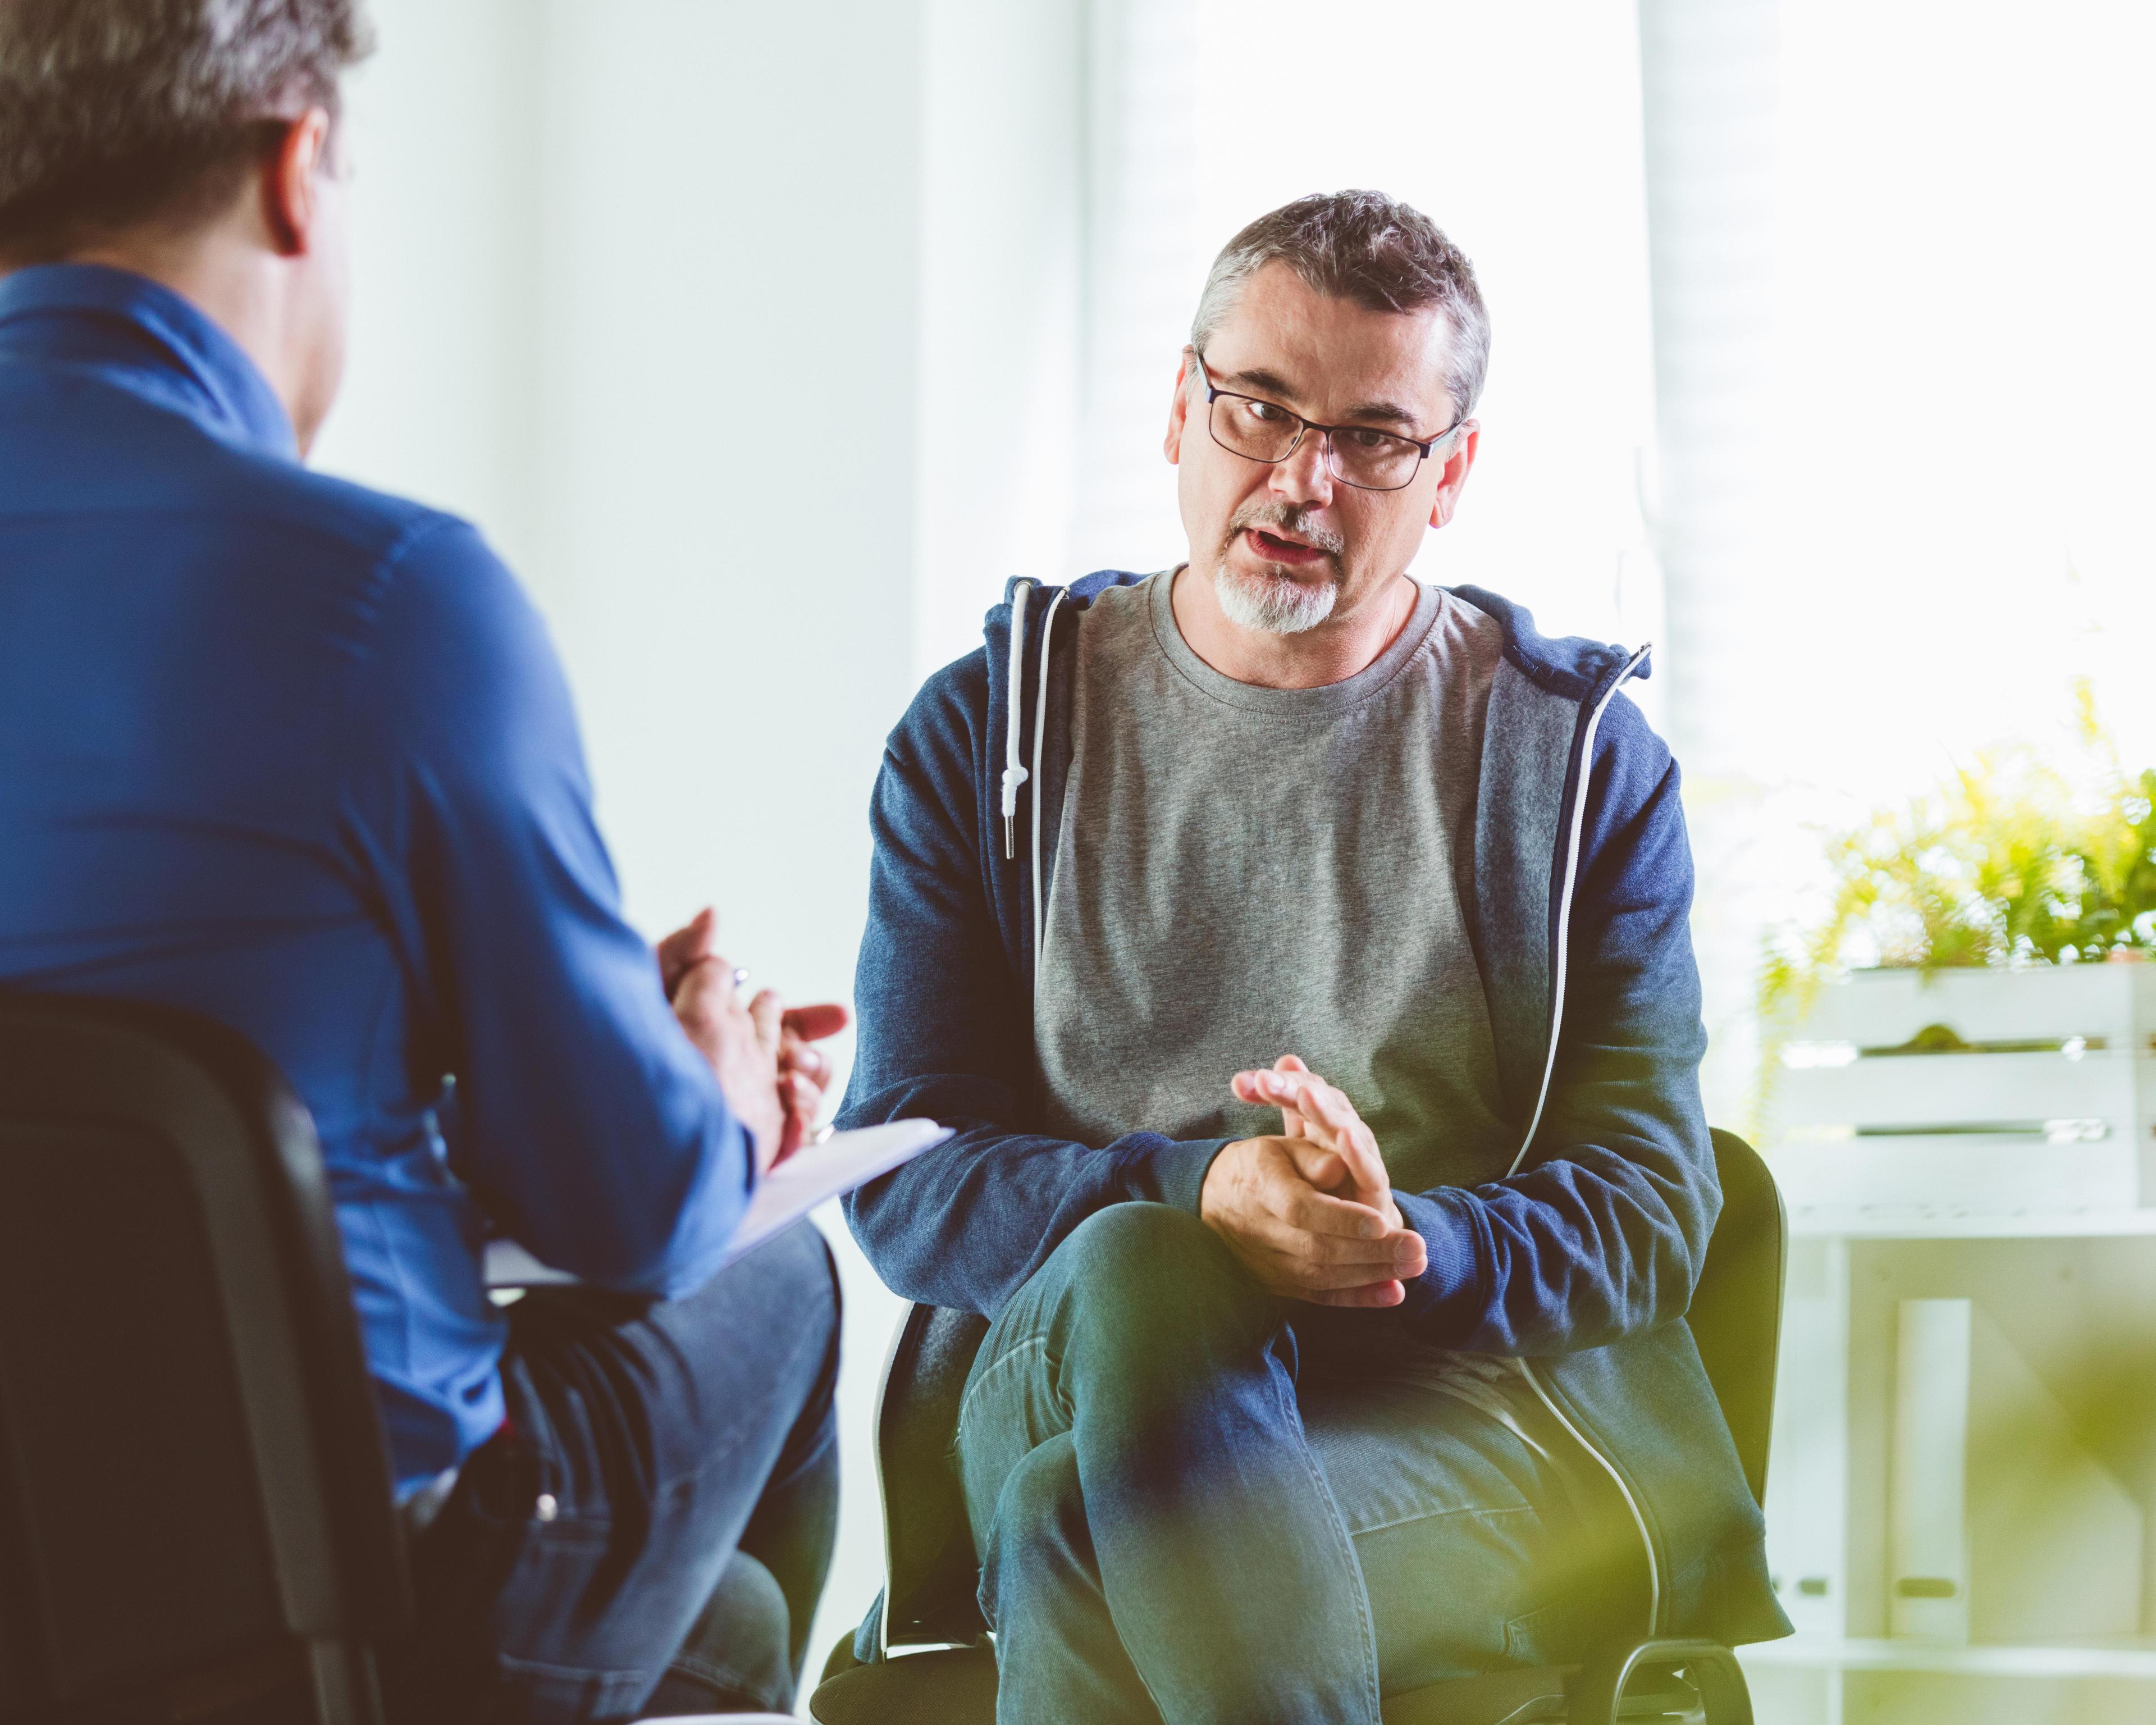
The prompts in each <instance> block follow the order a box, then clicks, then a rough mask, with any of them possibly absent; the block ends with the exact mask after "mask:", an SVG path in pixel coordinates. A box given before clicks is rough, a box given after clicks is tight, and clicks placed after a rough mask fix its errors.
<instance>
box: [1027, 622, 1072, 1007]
mask: <svg viewBox="0 0 2156 1725" xmlns="http://www.w3.org/2000/svg"><path fill="white" fill-rule="evenodd" d="M1065 591H1066V589H1065V588H1056V590H1055V598H1052V599H1050V601H1049V602H1048V614H1047V615H1046V616H1045V617H1044V618H1042V619H1040V688H1039V691H1038V693H1036V694H1035V696H1034V705H1033V764H1034V766H1036V767H1038V766H1039V764H1040V751H1041V749H1042V747H1044V746H1045V742H1046V739H1047V737H1048V644H1049V642H1050V639H1052V638H1053V637H1054V635H1055V608H1056V607H1057V606H1059V605H1060V604H1061V603H1063V596H1064V593H1065ZM1040 783H1041V782H1040V780H1039V779H1038V778H1036V779H1034V782H1033V986H1034V993H1036V994H1038V993H1039V989H1040V919H1041V903H1040Z"/></svg>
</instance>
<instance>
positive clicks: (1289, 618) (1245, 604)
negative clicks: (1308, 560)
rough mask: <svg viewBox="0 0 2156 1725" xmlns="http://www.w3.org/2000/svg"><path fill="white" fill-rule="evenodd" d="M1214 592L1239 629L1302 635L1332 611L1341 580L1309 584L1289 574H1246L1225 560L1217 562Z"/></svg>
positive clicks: (1229, 619)
mask: <svg viewBox="0 0 2156 1725" xmlns="http://www.w3.org/2000/svg"><path fill="white" fill-rule="evenodd" d="M1213 593H1214V598H1217V599H1219V602H1220V609H1221V612H1222V613H1223V614H1224V615H1225V616H1226V618H1227V619H1228V621H1229V622H1230V623H1232V624H1235V625H1236V626H1237V627H1238V628H1240V629H1259V630H1262V631H1263V632H1264V633H1265V634H1269V635H1299V634H1301V633H1302V632H1303V631H1304V630H1305V629H1316V628H1317V625H1318V624H1321V623H1322V622H1324V621H1325V619H1327V618H1328V617H1330V616H1331V615H1332V607H1333V604H1334V603H1335V602H1336V601H1337V599H1338V598H1339V597H1340V583H1338V582H1337V580H1334V579H1333V578H1331V577H1330V576H1327V578H1325V579H1323V580H1322V581H1318V582H1314V583H1308V584H1306V583H1302V582H1300V581H1297V580H1296V579H1294V578H1292V577H1291V576H1286V575H1256V576H1248V575H1243V574H1240V573H1238V572H1236V571H1235V570H1233V569H1230V568H1229V567H1228V565H1227V564H1226V563H1225V562H1220V563H1216V564H1215V565H1214V568H1213Z"/></svg>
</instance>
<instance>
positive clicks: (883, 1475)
mask: <svg viewBox="0 0 2156 1725" xmlns="http://www.w3.org/2000/svg"><path fill="white" fill-rule="evenodd" d="M1714 1160H1715V1168H1716V1171H1717V1174H1718V1175H1719V1177H1720V1179H1721V1183H1722V1214H1721V1215H1720V1217H1719V1218H1718V1219H1717V1221H1716V1223H1715V1228H1714V1234H1713V1237H1712V1239H1711V1240H1709V1242H1708V1247H1707V1261H1706V1263H1705V1264H1704V1265H1703V1266H1702V1267H1701V1271H1700V1276H1699V1280H1698V1281H1697V1284H1696V1285H1695V1286H1694V1288H1693V1291H1692V1303H1691V1312H1690V1313H1689V1314H1688V1317H1689V1321H1690V1323H1691V1331H1692V1336H1693V1338H1694V1340H1695V1341H1696V1342H1697V1343H1698V1346H1699V1352H1700V1358H1701V1359H1702V1363H1704V1364H1705V1365H1706V1367H1707V1377H1708V1379H1709V1380H1710V1381H1711V1382H1712V1384H1713V1386H1714V1394H1715V1399H1716V1400H1717V1402H1719V1403H1720V1404H1721V1407H1722V1418H1723V1420H1725V1421H1727V1424H1728V1426H1729V1430H1730V1435H1732V1437H1733V1438H1734V1439H1735V1440H1736V1441H1737V1453H1738V1458H1739V1459H1740V1460H1741V1461H1743V1465H1744V1477H1745V1479H1746V1481H1747V1482H1748V1484H1749V1485H1750V1486H1751V1487H1752V1495H1753V1497H1755V1498H1756V1499H1758V1501H1759V1502H1761V1503H1762V1504H1763V1503H1764V1502H1766V1498H1767V1445H1768V1438H1769V1437H1770V1436H1771V1435H1772V1434H1773V1429H1774V1361H1775V1353H1776V1351H1777V1349H1778V1348H1779V1346H1780V1342H1781V1325H1782V1272H1783V1258H1784V1251H1785V1250H1786V1240H1787V1236H1788V1233H1789V1223H1788V1219H1787V1216H1786V1215H1785V1214H1784V1210H1783V1208H1782V1197H1781V1193H1780V1192H1779V1189H1777V1188H1776V1186H1775V1184H1774V1176H1773V1175H1772V1174H1771V1173H1768V1170H1767V1165H1766V1163H1763V1162H1762V1161H1761V1160H1760V1159H1759V1157H1758V1153H1757V1152H1756V1151H1754V1150H1753V1148H1752V1147H1751V1146H1750V1145H1749V1144H1747V1143H1746V1142H1744V1140H1743V1139H1742V1138H1740V1137H1738V1136H1737V1135H1736V1134H1735V1133H1734V1132H1716V1133H1715V1134H1714ZM987 1333H988V1320H987V1319H986V1318H983V1317H976V1316H975V1315H974V1314H973V1313H972V1312H952V1311H947V1310H944V1309H942V1308H939V1307H932V1306H916V1307H913V1308H912V1309H911V1311H910V1312H908V1313H907V1314H906V1318H905V1320H904V1322H902V1323H901V1325H900V1327H899V1332H898V1335H897V1337H896V1340H895V1341H894V1342H893V1343H892V1345H891V1358H890V1360H889V1361H888V1363H886V1364H885V1368H884V1383H883V1389H882V1392H881V1394H880V1395H879V1396H878V1398H877V1405H876V1460H877V1464H878V1474H879V1476H880V1484H881V1486H882V1490H883V1513H884V1549H885V1553H887V1555H888V1558H889V1564H890V1568H889V1572H888V1574H886V1575H885V1579H884V1585H885V1592H884V1622H883V1630H884V1639H885V1645H891V1646H901V1647H902V1646H907V1645H921V1644H924V1643H932V1642H944V1641H957V1642H963V1641H970V1640H973V1638H974V1637H975V1636H977V1635H980V1634H981V1633H983V1631H984V1630H986V1628H987V1625H986V1624H985V1623H983V1621H982V1619H981V1615H980V1610H979V1607H978V1605H977V1604H976V1603H975V1601H974V1597H973V1584H974V1582H975V1579H976V1578H977V1574H978V1568H977V1566H976V1564H975V1563H974V1560H973V1539H972V1535H971V1534H970V1533H969V1532H968V1528H967V1522H966V1501H965V1497H964V1494H963V1492H962V1490H961V1489H960V1486H959V1484H958V1480H957V1474H956V1471H954V1470H953V1468H952V1466H951V1460H950V1457H951V1445H952V1439H953V1437H954V1436H955V1435H956V1434H957V1429H958V1404H959V1402H960V1401H961V1399H962V1398H963V1395H964V1392H965V1386H966V1377H967V1373H968V1372H969V1371H970V1370H971V1369H972V1366H973V1355H974V1353H975V1352H976V1351H977V1350H978V1348H979V1347H980V1345H981V1338H982V1337H983V1336H985V1335H986V1334H987Z"/></svg>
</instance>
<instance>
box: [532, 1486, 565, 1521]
mask: <svg viewBox="0 0 2156 1725" xmlns="http://www.w3.org/2000/svg"><path fill="white" fill-rule="evenodd" d="M561 1512H562V1506H561V1505H560V1504H558V1503H557V1502H555V1501H554V1494H553V1493H552V1491H542V1492H541V1493H540V1494H539V1500H538V1502H536V1503H534V1504H533V1505H532V1506H531V1513H532V1514H533V1515H535V1516H536V1517H538V1518H539V1519H540V1520H541V1521H542V1522H551V1521H552V1520H553V1519H554V1517H556V1516H557V1515H559V1514H560V1513H561Z"/></svg>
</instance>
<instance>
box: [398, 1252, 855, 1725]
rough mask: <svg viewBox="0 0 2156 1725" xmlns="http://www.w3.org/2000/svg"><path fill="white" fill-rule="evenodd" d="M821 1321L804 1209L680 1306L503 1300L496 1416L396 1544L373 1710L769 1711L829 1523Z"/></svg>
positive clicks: (787, 1704)
mask: <svg viewBox="0 0 2156 1725" xmlns="http://www.w3.org/2000/svg"><path fill="white" fill-rule="evenodd" d="M838 1317H839V1312H838V1286H837V1281H836V1278H835V1275H834V1271H833V1268H832V1265H831V1260H830V1255H829V1250H828V1249H827V1248H826V1247H825V1245H824V1241H823V1238H822V1236H821V1235H819V1234H817V1233H816V1232H815V1230H814V1229H811V1228H809V1227H808V1226H806V1225H805V1224H804V1225H803V1226H801V1227H798V1228H795V1229H793V1230H788V1232H787V1233H785V1234H783V1235H780V1236H779V1237H778V1238H777V1239H776V1240H772V1241H770V1242H769V1243H767V1245H762V1246H760V1247H758V1248H757V1250H755V1251H753V1252H752V1253H750V1254H749V1255H747V1257H745V1258H743V1259H742V1260H739V1261H738V1262H737V1263H735V1264H732V1265H730V1266H727V1267H726V1269H725V1270H722V1271H720V1272H719V1274H718V1275H717V1276H715V1277H713V1278H712V1279H711V1281H710V1282H709V1283H707V1284H706V1286H704V1287H703V1288H702V1289H701V1290H700V1291H697V1292H696V1293H695V1294H693V1295H690V1296H689V1297H687V1298H686V1299H683V1300H678V1301H670V1302H667V1301H653V1300H649V1299H644V1298H639V1297H636V1296H628V1295H621V1294H609V1293H605V1292H602V1291H598V1290H595V1289H589V1288H544V1289H538V1290H535V1291H532V1292H531V1293H530V1294H527V1295H526V1296H525V1297H524V1298H523V1299H521V1301H517V1303H516V1305H514V1306H512V1307H511V1308H510V1310H509V1322H510V1343H509V1349H508V1353H507V1354H506V1356H505V1358H504V1359H503V1361H502V1377H503V1381H504V1384H505V1387H506V1390H507V1394H508V1404H509V1423H508V1425H506V1426H505V1427H504V1428H503V1430H501V1432H500V1433H499V1434H498V1435H496V1436H495V1438H494V1439H493V1440H490V1442H488V1443H486V1444H485V1445H482V1446H481V1447H480V1449H479V1450H477V1451H475V1453H474V1454H473V1455H471V1456H470V1459H469V1460H467V1461H466V1462H465V1466H464V1469H463V1471H462V1472H461V1473H460V1474H459V1477H458V1480H457V1483H456V1486H455V1489H454V1491H452V1492H451V1493H450V1495H449V1498H448V1500H447V1502H445V1503H444V1505H443V1507H442V1509H441V1512H440V1513H439V1514H438V1515H437V1516H436V1517H435V1518H434V1520H433V1522H430V1523H429V1525H428V1527H427V1528H426V1530H425V1531H424V1532H423V1533H421V1534H420V1535H419V1537H418V1539H417V1540H416V1541H415V1542H414V1543H413V1553H412V1563H413V1585H414V1589H415V1591H416V1594H417V1596H418V1625H419V1627H418V1634H417V1635H415V1636H414V1637H413V1639H412V1640H411V1641H410V1642H408V1644H406V1645H403V1646H400V1647H397V1648H393V1649H390V1650H388V1651H386V1654H385V1657H384V1660H383V1686H384V1690H385V1693H386V1698H387V1701H388V1711H389V1717H390V1718H391V1720H392V1721H393V1725H433V1722H435V1721H441V1722H444V1725H448V1722H450V1721H454V1722H456V1725H477V1722H480V1721H487V1722H511V1721H514V1722H518V1725H523V1722H531V1725H554V1722H557V1721H559V1722H563V1725H567V1722H571V1721H577V1722H581V1721H618V1720H629V1719H634V1718H638V1717H643V1716H644V1715H646V1714H660V1713H693V1712H722V1711H734V1712H748V1711H768V1712H790V1711H791V1710H792V1707H793V1691H794V1686H795V1683H796V1681H798V1676H799V1672H800V1668H801V1658H802V1655H803V1651H805V1645H806V1642H807V1640H808V1628H809V1620H810V1619H811V1617H812V1616H813V1615H814V1611H815V1608H816V1600H817V1598H818V1595H819V1594H821V1592H822V1591H823V1586H824V1572H825V1570H826V1568H828V1567H829V1562H830V1556H831V1542H832V1537H833V1533H834V1528H835V1526H836V1514H837V1507H838V1455H837V1447H836V1445H835V1443H834V1423H833V1417H832V1409H831V1392H832V1388H833V1384H834V1380H835V1377H836V1373H837V1365H838V1336H839V1322H838Z"/></svg>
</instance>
